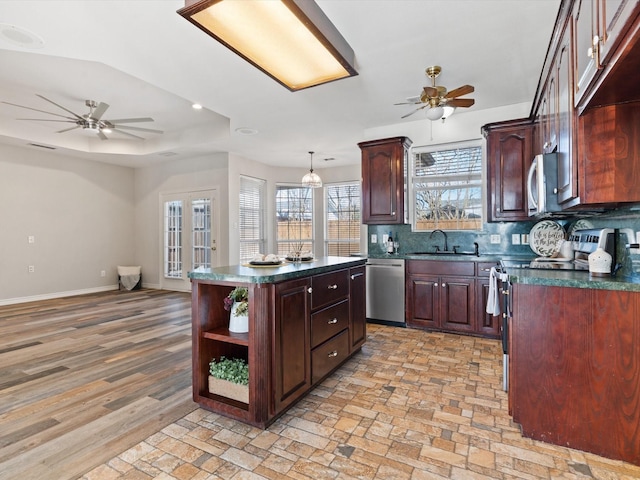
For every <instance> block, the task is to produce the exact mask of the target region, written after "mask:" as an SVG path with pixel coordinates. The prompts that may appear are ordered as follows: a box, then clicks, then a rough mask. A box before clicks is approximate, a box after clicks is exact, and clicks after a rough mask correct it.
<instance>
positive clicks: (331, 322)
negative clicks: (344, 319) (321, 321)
mask: <svg viewBox="0 0 640 480" xmlns="http://www.w3.org/2000/svg"><path fill="white" fill-rule="evenodd" d="M327 323H328V324H329V325H335V324H336V323H338V319H337V318H332V319H331V320H329V321H328V322H327Z"/></svg>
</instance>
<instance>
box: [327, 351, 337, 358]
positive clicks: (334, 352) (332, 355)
mask: <svg viewBox="0 0 640 480" xmlns="http://www.w3.org/2000/svg"><path fill="white" fill-rule="evenodd" d="M337 356H338V352H337V350H334V351H333V352H330V353H329V355H327V357H329V358H333V357H337Z"/></svg>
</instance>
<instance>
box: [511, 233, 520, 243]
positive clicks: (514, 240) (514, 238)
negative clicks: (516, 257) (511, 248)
mask: <svg viewBox="0 0 640 480" xmlns="http://www.w3.org/2000/svg"><path fill="white" fill-rule="evenodd" d="M511 245H520V234H519V233H512V234H511Z"/></svg>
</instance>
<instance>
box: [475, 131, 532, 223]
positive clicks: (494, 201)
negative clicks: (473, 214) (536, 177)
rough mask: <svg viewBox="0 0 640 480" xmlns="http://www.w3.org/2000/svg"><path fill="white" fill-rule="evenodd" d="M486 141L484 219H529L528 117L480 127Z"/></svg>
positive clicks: (530, 160) (529, 150) (530, 158)
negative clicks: (485, 210) (485, 203)
mask: <svg viewBox="0 0 640 480" xmlns="http://www.w3.org/2000/svg"><path fill="white" fill-rule="evenodd" d="M482 132H483V134H484V136H485V138H486V141H487V221H488V222H503V221H508V222H514V221H520V220H528V219H529V212H528V205H527V188H526V182H527V173H528V170H529V166H530V165H531V162H532V160H533V132H534V124H533V122H532V121H531V120H530V119H522V120H512V121H508V122H498V123H491V124H488V125H485V126H484V127H482Z"/></svg>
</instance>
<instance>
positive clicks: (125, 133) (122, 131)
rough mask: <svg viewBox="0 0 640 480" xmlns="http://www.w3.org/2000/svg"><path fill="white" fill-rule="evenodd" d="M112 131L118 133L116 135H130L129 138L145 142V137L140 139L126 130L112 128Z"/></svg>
mask: <svg viewBox="0 0 640 480" xmlns="http://www.w3.org/2000/svg"><path fill="white" fill-rule="evenodd" d="M111 131H113V132H116V133H120V134H122V135H128V136H130V137H133V138H139V139H140V140H144V138H143V137H139V136H138V135H134V134H133V133H129V132H125V131H124V130H120V129H118V128H116V127H112V128H111Z"/></svg>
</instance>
